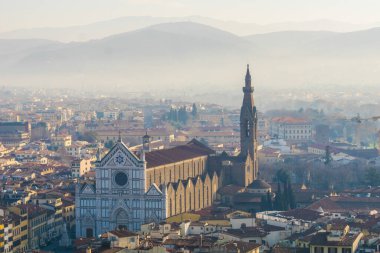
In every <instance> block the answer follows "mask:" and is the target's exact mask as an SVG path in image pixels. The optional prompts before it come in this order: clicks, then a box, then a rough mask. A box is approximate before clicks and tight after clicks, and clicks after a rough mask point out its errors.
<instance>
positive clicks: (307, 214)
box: [279, 209, 322, 221]
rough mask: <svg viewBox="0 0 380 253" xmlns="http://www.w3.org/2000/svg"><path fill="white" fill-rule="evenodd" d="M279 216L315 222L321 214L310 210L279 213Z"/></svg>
mask: <svg viewBox="0 0 380 253" xmlns="http://www.w3.org/2000/svg"><path fill="white" fill-rule="evenodd" d="M279 214H280V215H282V216H286V217H292V218H295V219H300V220H305V221H315V220H318V219H319V218H321V217H322V216H321V213H319V212H317V211H313V210H310V209H293V210H289V211H286V212H280V213H279Z"/></svg>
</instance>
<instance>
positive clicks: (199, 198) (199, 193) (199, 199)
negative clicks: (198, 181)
mask: <svg viewBox="0 0 380 253" xmlns="http://www.w3.org/2000/svg"><path fill="white" fill-rule="evenodd" d="M198 208H199V209H201V190H200V189H199V190H198Z"/></svg>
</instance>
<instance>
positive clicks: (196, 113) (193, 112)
mask: <svg viewBox="0 0 380 253" xmlns="http://www.w3.org/2000/svg"><path fill="white" fill-rule="evenodd" d="M191 115H192V116H193V118H196V117H197V115H198V109H197V105H196V104H195V103H193V108H192V110H191Z"/></svg>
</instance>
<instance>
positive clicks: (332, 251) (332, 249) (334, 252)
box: [328, 248, 338, 253]
mask: <svg viewBox="0 0 380 253" xmlns="http://www.w3.org/2000/svg"><path fill="white" fill-rule="evenodd" d="M328 252H329V253H338V249H337V248H329V249H328Z"/></svg>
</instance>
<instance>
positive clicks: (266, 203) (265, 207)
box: [260, 196, 268, 211]
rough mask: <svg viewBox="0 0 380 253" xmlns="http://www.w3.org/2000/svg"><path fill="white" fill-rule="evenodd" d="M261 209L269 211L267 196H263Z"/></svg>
mask: <svg viewBox="0 0 380 253" xmlns="http://www.w3.org/2000/svg"><path fill="white" fill-rule="evenodd" d="M260 210H261V211H267V210H268V202H267V199H266V197H265V196H261V202H260Z"/></svg>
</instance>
